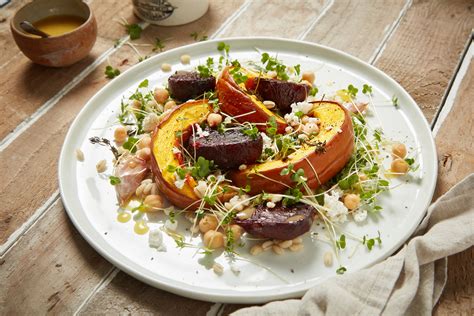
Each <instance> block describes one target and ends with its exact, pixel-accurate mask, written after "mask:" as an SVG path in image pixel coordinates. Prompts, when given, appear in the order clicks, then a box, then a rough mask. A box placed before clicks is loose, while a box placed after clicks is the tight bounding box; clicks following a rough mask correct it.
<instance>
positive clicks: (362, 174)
mask: <svg viewBox="0 0 474 316" xmlns="http://www.w3.org/2000/svg"><path fill="white" fill-rule="evenodd" d="M367 179H368V178H367V175H366V174H365V173H361V174H359V181H365V180H367Z"/></svg>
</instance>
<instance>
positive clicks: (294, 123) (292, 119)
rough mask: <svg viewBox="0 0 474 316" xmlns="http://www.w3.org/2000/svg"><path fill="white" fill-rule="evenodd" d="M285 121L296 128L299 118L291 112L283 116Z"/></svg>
mask: <svg viewBox="0 0 474 316" xmlns="http://www.w3.org/2000/svg"><path fill="white" fill-rule="evenodd" d="M285 121H286V122H287V123H288V124H290V125H291V126H297V125H299V124H300V121H301V120H300V118H299V117H298V116H296V115H295V113H293V112H291V113H288V114H285Z"/></svg>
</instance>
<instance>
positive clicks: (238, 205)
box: [224, 194, 250, 212]
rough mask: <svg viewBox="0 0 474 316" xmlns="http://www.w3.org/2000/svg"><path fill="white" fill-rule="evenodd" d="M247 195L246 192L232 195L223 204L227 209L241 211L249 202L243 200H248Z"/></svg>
mask: <svg viewBox="0 0 474 316" xmlns="http://www.w3.org/2000/svg"><path fill="white" fill-rule="evenodd" d="M248 198H249V196H248V195H246V194H243V195H241V196H238V195H236V196H234V197H232V198H231V199H230V200H229V202H226V203H224V206H225V208H226V209H228V210H231V209H232V210H235V211H238V212H240V211H242V210H243V209H244V207H245V206H248V205H249V204H250V201H245V200H248Z"/></svg>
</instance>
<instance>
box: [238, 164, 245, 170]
mask: <svg viewBox="0 0 474 316" xmlns="http://www.w3.org/2000/svg"><path fill="white" fill-rule="evenodd" d="M245 169H247V165H246V164H242V165H240V166H239V170H240V171H242V170H245Z"/></svg>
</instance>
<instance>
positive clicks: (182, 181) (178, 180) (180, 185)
mask: <svg viewBox="0 0 474 316" xmlns="http://www.w3.org/2000/svg"><path fill="white" fill-rule="evenodd" d="M174 178H175V179H176V180H175V181H174V186H175V187H177V188H178V189H180V190H181V189H182V188H183V187H184V184H185V183H186V178H184V179H181V178H180V177H179V175H178V174H177V173H176V172H175V173H174Z"/></svg>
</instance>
